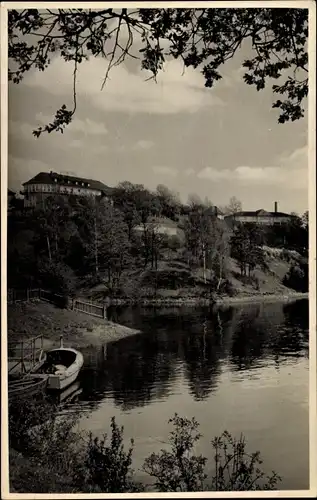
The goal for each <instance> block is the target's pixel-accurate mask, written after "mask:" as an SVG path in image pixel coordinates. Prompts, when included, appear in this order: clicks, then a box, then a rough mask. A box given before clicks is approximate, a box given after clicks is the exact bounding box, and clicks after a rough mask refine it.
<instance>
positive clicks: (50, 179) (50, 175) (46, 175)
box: [23, 172, 113, 194]
mask: <svg viewBox="0 0 317 500" xmlns="http://www.w3.org/2000/svg"><path fill="white" fill-rule="evenodd" d="M55 179H57V183H58V184H66V183H67V184H70V185H72V186H76V185H78V184H76V182H77V183H81V184H82V183H84V184H85V187H89V188H90V189H97V190H99V191H102V192H103V193H105V194H111V193H112V191H113V188H110V187H109V186H106V184H103V182H100V181H95V180H94V179H86V178H84V177H75V176H72V175H66V174H65V175H64V174H58V173H56V172H40V173H39V174H37V175H36V176H35V177H32V179H30V180H29V181H27V182H24V183H23V186H27V185H29V184H56V182H55ZM88 184H89V186H88Z"/></svg>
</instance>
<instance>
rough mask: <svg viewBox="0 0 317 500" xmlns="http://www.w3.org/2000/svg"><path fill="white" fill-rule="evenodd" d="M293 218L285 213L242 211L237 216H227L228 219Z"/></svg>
mask: <svg viewBox="0 0 317 500" xmlns="http://www.w3.org/2000/svg"><path fill="white" fill-rule="evenodd" d="M267 216H269V217H293V215H290V214H286V213H284V212H267V211H266V210H262V209H260V210H255V211H242V212H236V213H235V214H230V215H227V216H226V218H227V217H267Z"/></svg>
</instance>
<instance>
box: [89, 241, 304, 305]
mask: <svg viewBox="0 0 317 500" xmlns="http://www.w3.org/2000/svg"><path fill="white" fill-rule="evenodd" d="M300 258H301V257H300V255H299V254H298V253H296V252H286V251H285V250H284V251H282V250H278V249H272V248H268V247H266V248H265V261H266V265H267V268H266V269H265V270H263V269H260V268H259V267H257V268H256V269H255V270H254V271H253V273H252V276H251V277H250V278H248V277H242V276H241V274H240V270H239V266H238V264H237V262H236V261H235V260H234V259H233V258H231V257H230V258H229V259H228V261H227V270H226V280H227V282H229V284H230V293H227V294H226V293H224V294H221V295H229V296H232V297H248V296H261V295H276V296H279V295H281V296H288V295H292V294H295V290H293V289H292V288H289V287H287V286H285V285H284V284H283V278H284V277H285V275H286V274H287V273H288V271H289V269H290V267H291V265H292V264H294V263H296V262H298V260H299V259H300ZM209 293H210V276H209V271H208V270H207V271H206V283H205V281H204V277H203V269H202V268H196V269H193V268H192V267H190V266H189V265H188V264H187V263H186V262H184V260H183V259H182V258H181V256H180V254H179V253H178V252H169V253H167V254H166V255H165V256H164V257H163V258H162V259H161V260H160V261H159V263H158V268H157V270H155V269H149V268H147V269H145V270H141V271H140V270H131V271H129V272H128V273H126V275H125V276H124V278H123V280H122V286H121V289H120V293H119V295H118V297H121V298H124V297H125V298H128V299H131V300H133V301H134V300H135V301H138V300H140V299H144V300H146V299H148V300H150V299H154V298H155V299H156V300H167V301H168V300H176V299H195V298H196V299H199V298H201V299H204V298H208V297H209ZM80 295H81V296H82V297H89V299H92V300H96V301H104V299H105V298H106V297H107V296H108V295H109V293H108V289H107V286H106V285H103V284H99V285H97V286H95V287H92V288H86V289H82V290H81V292H80Z"/></svg>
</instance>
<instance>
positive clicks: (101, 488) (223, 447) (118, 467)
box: [9, 399, 280, 493]
mask: <svg viewBox="0 0 317 500" xmlns="http://www.w3.org/2000/svg"><path fill="white" fill-rule="evenodd" d="M79 416H80V413H79V412H77V413H76V412H75V413H74V414H72V416H70V415H69V413H67V414H64V415H61V414H60V411H59V409H58V407H57V406H54V405H52V404H51V403H50V402H49V400H45V399H44V400H43V401H37V402H36V401H35V402H32V401H28V402H25V403H23V402H18V401H16V402H15V403H14V404H11V405H10V409H9V422H10V427H9V430H10V487H11V489H13V490H14V491H15V492H23V493H25V492H33V493H41V492H43V493H44V492H48V491H49V492H50V493H54V492H55V493H58V492H59V493H67V492H70V493H74V492H77V493H78V492H86V493H127V492H130V493H131V492H141V491H144V487H143V486H142V485H140V484H138V483H137V482H135V480H134V478H133V473H134V471H133V469H132V467H131V465H132V453H133V440H131V445H130V448H129V449H128V450H125V448H124V445H123V427H121V428H119V427H118V426H117V424H116V422H115V418H114V417H113V418H112V420H111V436H110V437H109V439H108V437H107V435H104V436H103V438H102V439H98V438H93V436H92V435H91V434H90V435H89V439H88V441H87V440H86V439H84V438H86V434H84V433H79V432H78V431H77V430H76V431H75V429H74V427H75V424H76V422H77V420H78V418H79ZM169 422H170V423H172V424H173V426H174V429H173V430H172V431H171V433H170V439H169V445H170V448H169V450H161V452H160V453H152V454H151V455H150V456H149V457H148V458H147V459H146V460H145V462H144V465H143V470H144V471H145V472H146V473H147V474H149V475H150V476H152V477H154V478H155V487H156V489H157V490H158V491H160V492H177V491H202V490H208V491H209V490H216V491H244V490H261V489H266V490H272V489H275V487H276V484H277V482H278V481H279V480H280V478H279V476H278V475H277V474H276V473H274V472H273V473H272V475H271V476H266V475H265V474H264V472H263V471H262V470H261V469H260V468H259V465H260V464H261V463H262V461H261V459H260V454H259V452H255V453H252V454H249V453H247V451H246V443H245V439H244V437H243V436H241V437H240V439H238V440H237V439H235V438H233V437H232V436H231V435H230V434H229V433H228V432H224V433H223V434H222V435H221V436H220V437H216V438H215V439H214V440H213V441H212V446H213V448H214V450H215V474H214V476H213V477H212V478H211V483H210V484H208V483H207V482H206V480H207V474H206V470H205V468H206V464H207V458H206V457H203V456H202V455H196V454H195V453H194V446H195V444H196V443H197V442H198V440H199V439H200V437H201V435H200V434H199V432H198V427H199V424H198V422H197V421H196V420H195V418H192V419H191V420H189V419H187V418H182V417H179V416H178V415H177V414H175V416H174V417H173V418H172V419H170V420H169ZM12 448H13V449H17V450H18V451H19V452H20V453H17V452H15V451H12Z"/></svg>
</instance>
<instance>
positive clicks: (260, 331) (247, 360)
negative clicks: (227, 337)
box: [230, 305, 268, 370]
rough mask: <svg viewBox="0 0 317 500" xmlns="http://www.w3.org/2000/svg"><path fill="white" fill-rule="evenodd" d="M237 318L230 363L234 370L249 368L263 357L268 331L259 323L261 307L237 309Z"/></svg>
mask: <svg viewBox="0 0 317 500" xmlns="http://www.w3.org/2000/svg"><path fill="white" fill-rule="evenodd" d="M237 314H238V315H239V316H240V317H239V318H238V321H237V324H236V327H235V330H234V334H233V341H232V346H231V354H230V361H231V363H232V365H233V367H234V368H236V369H238V370H244V369H249V368H251V367H252V366H253V365H254V363H255V361H257V360H259V359H261V358H263V357H264V353H265V348H266V347H267V340H268V331H267V329H266V323H265V322H263V321H261V306H260V305H259V306H253V307H250V308H247V309H246V310H244V309H243V308H242V309H241V310H238V309H237Z"/></svg>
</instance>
